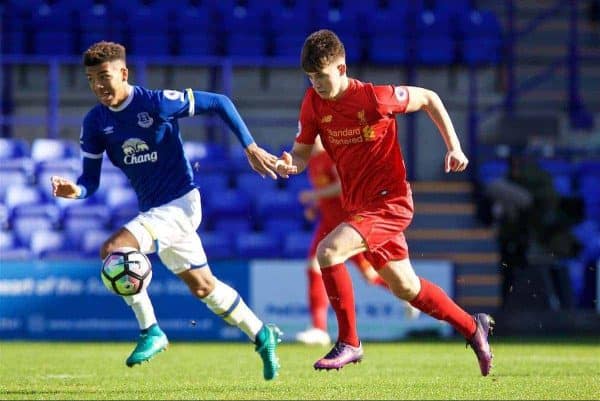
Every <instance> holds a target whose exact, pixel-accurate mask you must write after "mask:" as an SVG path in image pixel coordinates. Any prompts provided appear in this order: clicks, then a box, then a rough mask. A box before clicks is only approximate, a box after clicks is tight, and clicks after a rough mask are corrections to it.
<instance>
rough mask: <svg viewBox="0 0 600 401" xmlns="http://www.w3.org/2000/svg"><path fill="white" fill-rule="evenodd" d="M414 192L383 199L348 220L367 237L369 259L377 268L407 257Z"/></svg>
mask: <svg viewBox="0 0 600 401" xmlns="http://www.w3.org/2000/svg"><path fill="white" fill-rule="evenodd" d="M413 212H414V207H413V200H412V194H410V193H409V194H408V195H407V196H402V197H397V198H390V199H381V200H380V201H377V202H374V203H371V204H370V205H367V206H366V207H364V208H362V209H361V210H360V211H358V212H355V213H352V214H351V215H350V217H348V218H347V219H346V221H345V222H346V223H348V224H350V225H351V226H352V227H354V229H356V231H358V232H359V234H360V235H361V236H362V237H363V239H364V240H365V243H366V244H367V248H368V251H367V252H365V256H366V257H367V260H368V261H369V262H371V264H372V265H373V267H374V268H375V269H380V268H382V267H383V266H385V264H386V263H387V262H388V261H390V260H402V259H406V258H407V257H408V245H407V244H406V238H405V237H404V231H405V230H406V228H407V227H408V226H409V224H410V222H411V220H412V218H413Z"/></svg>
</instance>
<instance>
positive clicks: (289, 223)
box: [261, 218, 304, 238]
mask: <svg viewBox="0 0 600 401" xmlns="http://www.w3.org/2000/svg"><path fill="white" fill-rule="evenodd" d="M261 225H262V229H263V231H266V232H270V233H273V234H276V235H279V236H280V237H282V238H283V237H284V236H285V234H287V233H289V232H294V231H301V230H302V228H303V227H304V221H303V220H300V219H298V218H267V219H266V220H264V221H262V222H261Z"/></svg>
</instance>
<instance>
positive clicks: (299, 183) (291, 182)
mask: <svg viewBox="0 0 600 401" xmlns="http://www.w3.org/2000/svg"><path fill="white" fill-rule="evenodd" d="M285 183H286V185H285V188H286V191H288V192H291V193H292V194H294V196H297V194H298V193H299V192H300V191H303V190H305V189H310V188H311V187H312V186H311V184H310V181H309V179H308V174H307V173H306V172H303V173H301V174H298V175H294V176H292V177H290V178H289V179H288V180H286V181H285Z"/></svg>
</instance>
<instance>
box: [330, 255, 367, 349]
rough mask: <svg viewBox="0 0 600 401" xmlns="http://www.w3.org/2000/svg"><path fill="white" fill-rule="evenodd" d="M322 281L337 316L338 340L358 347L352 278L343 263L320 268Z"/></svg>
mask: <svg viewBox="0 0 600 401" xmlns="http://www.w3.org/2000/svg"><path fill="white" fill-rule="evenodd" d="M321 274H322V276H323V283H324V284H325V289H326V290H327V296H328V297H329V302H330V303H331V306H332V307H333V310H334V311H335V316H336V317H337V322H338V328H339V336H338V340H339V341H342V342H344V343H346V344H349V345H352V346H353V347H358V344H359V340H358V332H357V330H356V310H355V309H354V290H353V288H352V279H351V278H350V274H348V270H347V269H346V266H344V264H343V263H340V264H337V265H332V266H329V267H326V268H322V269H321Z"/></svg>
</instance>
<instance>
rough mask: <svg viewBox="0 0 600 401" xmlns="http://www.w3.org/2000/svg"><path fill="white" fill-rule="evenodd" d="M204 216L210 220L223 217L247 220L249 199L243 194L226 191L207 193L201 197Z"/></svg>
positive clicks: (249, 207)
mask: <svg viewBox="0 0 600 401" xmlns="http://www.w3.org/2000/svg"><path fill="white" fill-rule="evenodd" d="M202 202H203V209H204V210H205V216H209V219H210V220H215V219H220V218H224V217H243V218H246V219H247V218H248V217H249V216H250V213H251V211H252V209H251V203H250V198H249V197H248V195H246V194H245V193H244V192H242V191H239V190H236V189H228V190H226V191H223V192H217V191H209V192H207V193H205V194H203V196H202Z"/></svg>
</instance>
